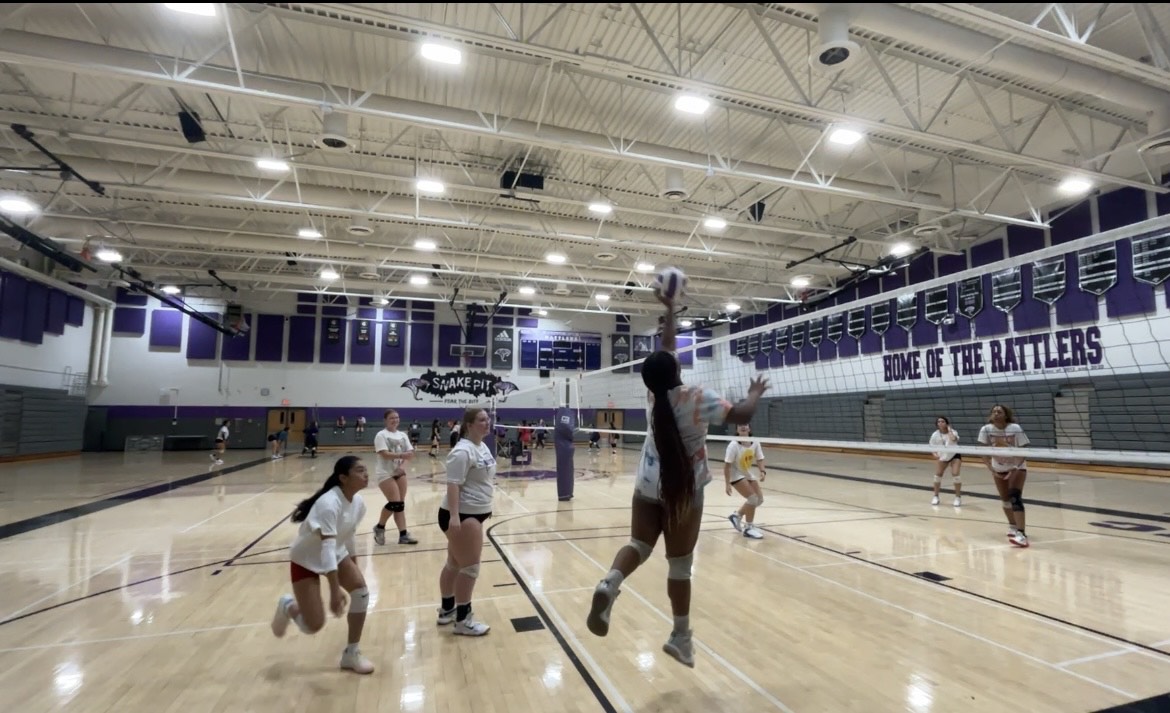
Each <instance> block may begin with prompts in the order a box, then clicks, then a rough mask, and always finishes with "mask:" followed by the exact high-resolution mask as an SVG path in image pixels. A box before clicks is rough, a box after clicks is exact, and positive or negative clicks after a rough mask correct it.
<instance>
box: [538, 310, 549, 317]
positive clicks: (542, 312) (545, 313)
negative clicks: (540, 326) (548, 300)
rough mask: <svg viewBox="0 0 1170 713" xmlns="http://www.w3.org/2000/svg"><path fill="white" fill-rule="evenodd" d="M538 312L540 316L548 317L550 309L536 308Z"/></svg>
mask: <svg viewBox="0 0 1170 713" xmlns="http://www.w3.org/2000/svg"><path fill="white" fill-rule="evenodd" d="M536 314H537V316H538V317H547V316H548V310H547V309H538V310H536Z"/></svg>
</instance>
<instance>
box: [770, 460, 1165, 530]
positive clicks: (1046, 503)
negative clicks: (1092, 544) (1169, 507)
mask: <svg viewBox="0 0 1170 713" xmlns="http://www.w3.org/2000/svg"><path fill="white" fill-rule="evenodd" d="M765 467H766V468H767V469H768V470H777V471H784V472H788V473H800V474H802V475H820V476H823V477H825V478H836V479H837V480H849V481H853V482H855V483H870V484H873V485H888V486H890V487H894V488H906V489H909V490H922V491H926V490H934V487H933V486H930V485H917V484H915V483H899V482H896V481H890V480H879V479H877V478H863V477H862V476H860V475H845V474H844V473H829V472H826V471H822V470H808V469H805V468H784V467H782V466H776V465H769V466H765ZM963 497H965V498H967V497H971V498H980V499H983V500H995V501H998V500H999V496H998V495H986V494H983V493H969V492H967V491H964V492H963ZM1027 503H1028V504H1029V505H1036V506H1040V507H1048V508H1058V509H1060V510H1072V511H1074V512H1087V513H1091V514H1093V515H1110V516H1113V517H1126V518H1131V519H1135V520H1149V521H1151V522H1164V523H1168V524H1170V515H1153V514H1151V513H1143V512H1132V511H1130V510H1117V509H1115V508H1099V507H1093V506H1091V505H1076V504H1073V503H1058V502H1054V501H1052V500H1034V499H1032V498H1028V500H1027Z"/></svg>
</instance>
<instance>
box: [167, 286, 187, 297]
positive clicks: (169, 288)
mask: <svg viewBox="0 0 1170 713" xmlns="http://www.w3.org/2000/svg"><path fill="white" fill-rule="evenodd" d="M162 291H163V293H165V294H168V295H177V294H179V293H180V292H182V291H183V290H182V289H181V288H180V287H179V286H178V285H163V286H162Z"/></svg>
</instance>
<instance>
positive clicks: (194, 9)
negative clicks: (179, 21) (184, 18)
mask: <svg viewBox="0 0 1170 713" xmlns="http://www.w3.org/2000/svg"><path fill="white" fill-rule="evenodd" d="M217 4H218V3H213V2H164V3H163V7H165V8H166V9H168V10H174V11H175V12H181V13H183V14H185V15H198V16H199V17H215V14H216V12H215V6H216V5H217Z"/></svg>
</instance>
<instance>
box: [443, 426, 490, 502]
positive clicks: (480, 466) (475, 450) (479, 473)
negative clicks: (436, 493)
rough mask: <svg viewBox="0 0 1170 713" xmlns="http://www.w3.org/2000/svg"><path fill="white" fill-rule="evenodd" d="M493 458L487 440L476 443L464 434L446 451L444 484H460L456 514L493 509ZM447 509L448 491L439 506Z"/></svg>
mask: <svg viewBox="0 0 1170 713" xmlns="http://www.w3.org/2000/svg"><path fill="white" fill-rule="evenodd" d="M495 482H496V459H495V458H493V457H492V452H491V450H490V449H489V448H488V447H487V444H486V443H480V444H479V445H478V446H477V445H475V444H474V443H472V442H471V441H470V440H469V439H467V438H463V439H461V440H460V441H459V442H458V443H456V444H455V447H454V448H452V449H451V452H450V453H449V454H447V485H458V486H459V514H460V515H464V514H467V515H484V514H486V513H490V512H491V511H492V498H493V496H494V495H495ZM440 507H442V508H443V509H444V510H446V511H448V512H450V510H451V505H450V503H448V502H447V494H446V493H444V494H443V504H442V505H441V506H440Z"/></svg>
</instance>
